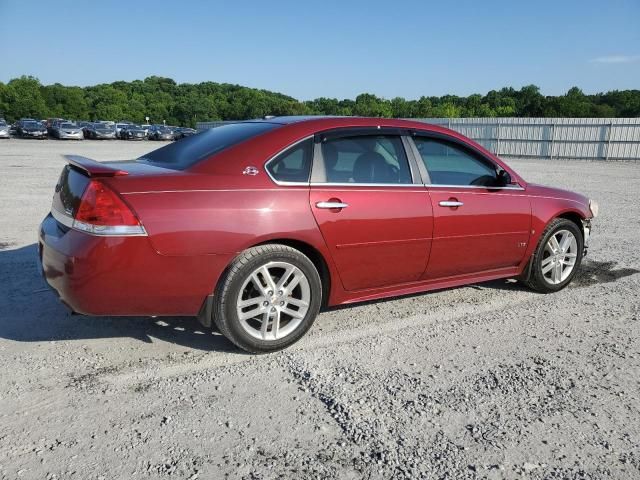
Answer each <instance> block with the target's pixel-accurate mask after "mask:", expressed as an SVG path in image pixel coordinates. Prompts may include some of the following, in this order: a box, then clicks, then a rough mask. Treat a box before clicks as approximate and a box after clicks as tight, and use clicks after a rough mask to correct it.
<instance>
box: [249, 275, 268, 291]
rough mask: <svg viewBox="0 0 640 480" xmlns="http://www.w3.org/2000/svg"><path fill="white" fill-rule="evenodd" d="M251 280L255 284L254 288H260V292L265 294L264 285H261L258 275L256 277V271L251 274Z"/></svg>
mask: <svg viewBox="0 0 640 480" xmlns="http://www.w3.org/2000/svg"><path fill="white" fill-rule="evenodd" d="M251 281H252V282H253V284H254V285H255V286H256V288H257V289H258V290H260V293H262V295H263V296H266V295H267V289H266V288H265V287H264V285H262V282H261V281H260V277H258V272H254V273H252V274H251Z"/></svg>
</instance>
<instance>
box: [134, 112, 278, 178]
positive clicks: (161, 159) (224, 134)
mask: <svg viewBox="0 0 640 480" xmlns="http://www.w3.org/2000/svg"><path fill="white" fill-rule="evenodd" d="M279 126H280V125H278V124H275V123H266V122H244V123H232V124H229V125H223V126H222V127H216V128H211V129H209V130H206V131H204V132H202V133H199V134H197V135H192V136H190V137H186V138H184V139H183V140H180V141H179V142H176V143H171V144H169V145H167V146H164V147H162V148H159V149H158V150H154V151H153V152H150V153H147V154H146V155H145V156H144V157H140V158H139V159H138V160H141V161H145V162H149V163H157V164H162V165H163V166H165V167H167V168H174V169H177V170H184V169H186V168H189V167H190V166H192V165H195V164H196V163H198V162H200V161H202V160H204V159H205V158H208V157H210V156H211V155H213V154H214V153H219V152H221V151H222V150H224V149H226V148H229V147H232V146H234V145H237V144H238V143H241V142H244V141H245V140H249V139H250V138H252V137H255V136H257V135H260V134H262V133H265V132H268V131H269V130H273V129H274V128H277V127H279Z"/></svg>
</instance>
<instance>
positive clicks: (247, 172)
mask: <svg viewBox="0 0 640 480" xmlns="http://www.w3.org/2000/svg"><path fill="white" fill-rule="evenodd" d="M259 173H260V170H258V169H257V168H256V167H251V166H250V167H246V168H245V169H244V170H243V171H242V174H243V175H252V176H255V175H258V174H259Z"/></svg>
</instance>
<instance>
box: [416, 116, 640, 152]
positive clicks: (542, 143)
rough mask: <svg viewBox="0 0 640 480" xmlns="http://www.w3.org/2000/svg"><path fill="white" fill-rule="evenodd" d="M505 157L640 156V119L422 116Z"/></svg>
mask: <svg viewBox="0 0 640 480" xmlns="http://www.w3.org/2000/svg"><path fill="white" fill-rule="evenodd" d="M420 121H421V122H425V123H433V124H437V125H442V126H445V127H448V128H450V129H452V130H455V131H457V132H459V133H461V134H463V135H465V136H467V137H469V138H472V139H473V140H475V141H476V142H478V143H479V144H481V145H482V146H484V147H485V148H486V149H487V150H489V151H491V152H493V153H495V154H496V155H499V156H502V157H523V158H527V157H530V158H545V159H581V160H640V118H423V119H420Z"/></svg>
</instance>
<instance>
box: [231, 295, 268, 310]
mask: <svg viewBox="0 0 640 480" xmlns="http://www.w3.org/2000/svg"><path fill="white" fill-rule="evenodd" d="M266 300H267V299H266V297H262V296H260V297H253V298H247V299H246V300H241V301H239V302H238V308H246V307H250V306H251V305H256V304H258V305H259V304H261V303H262V302H264V301H266Z"/></svg>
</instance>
